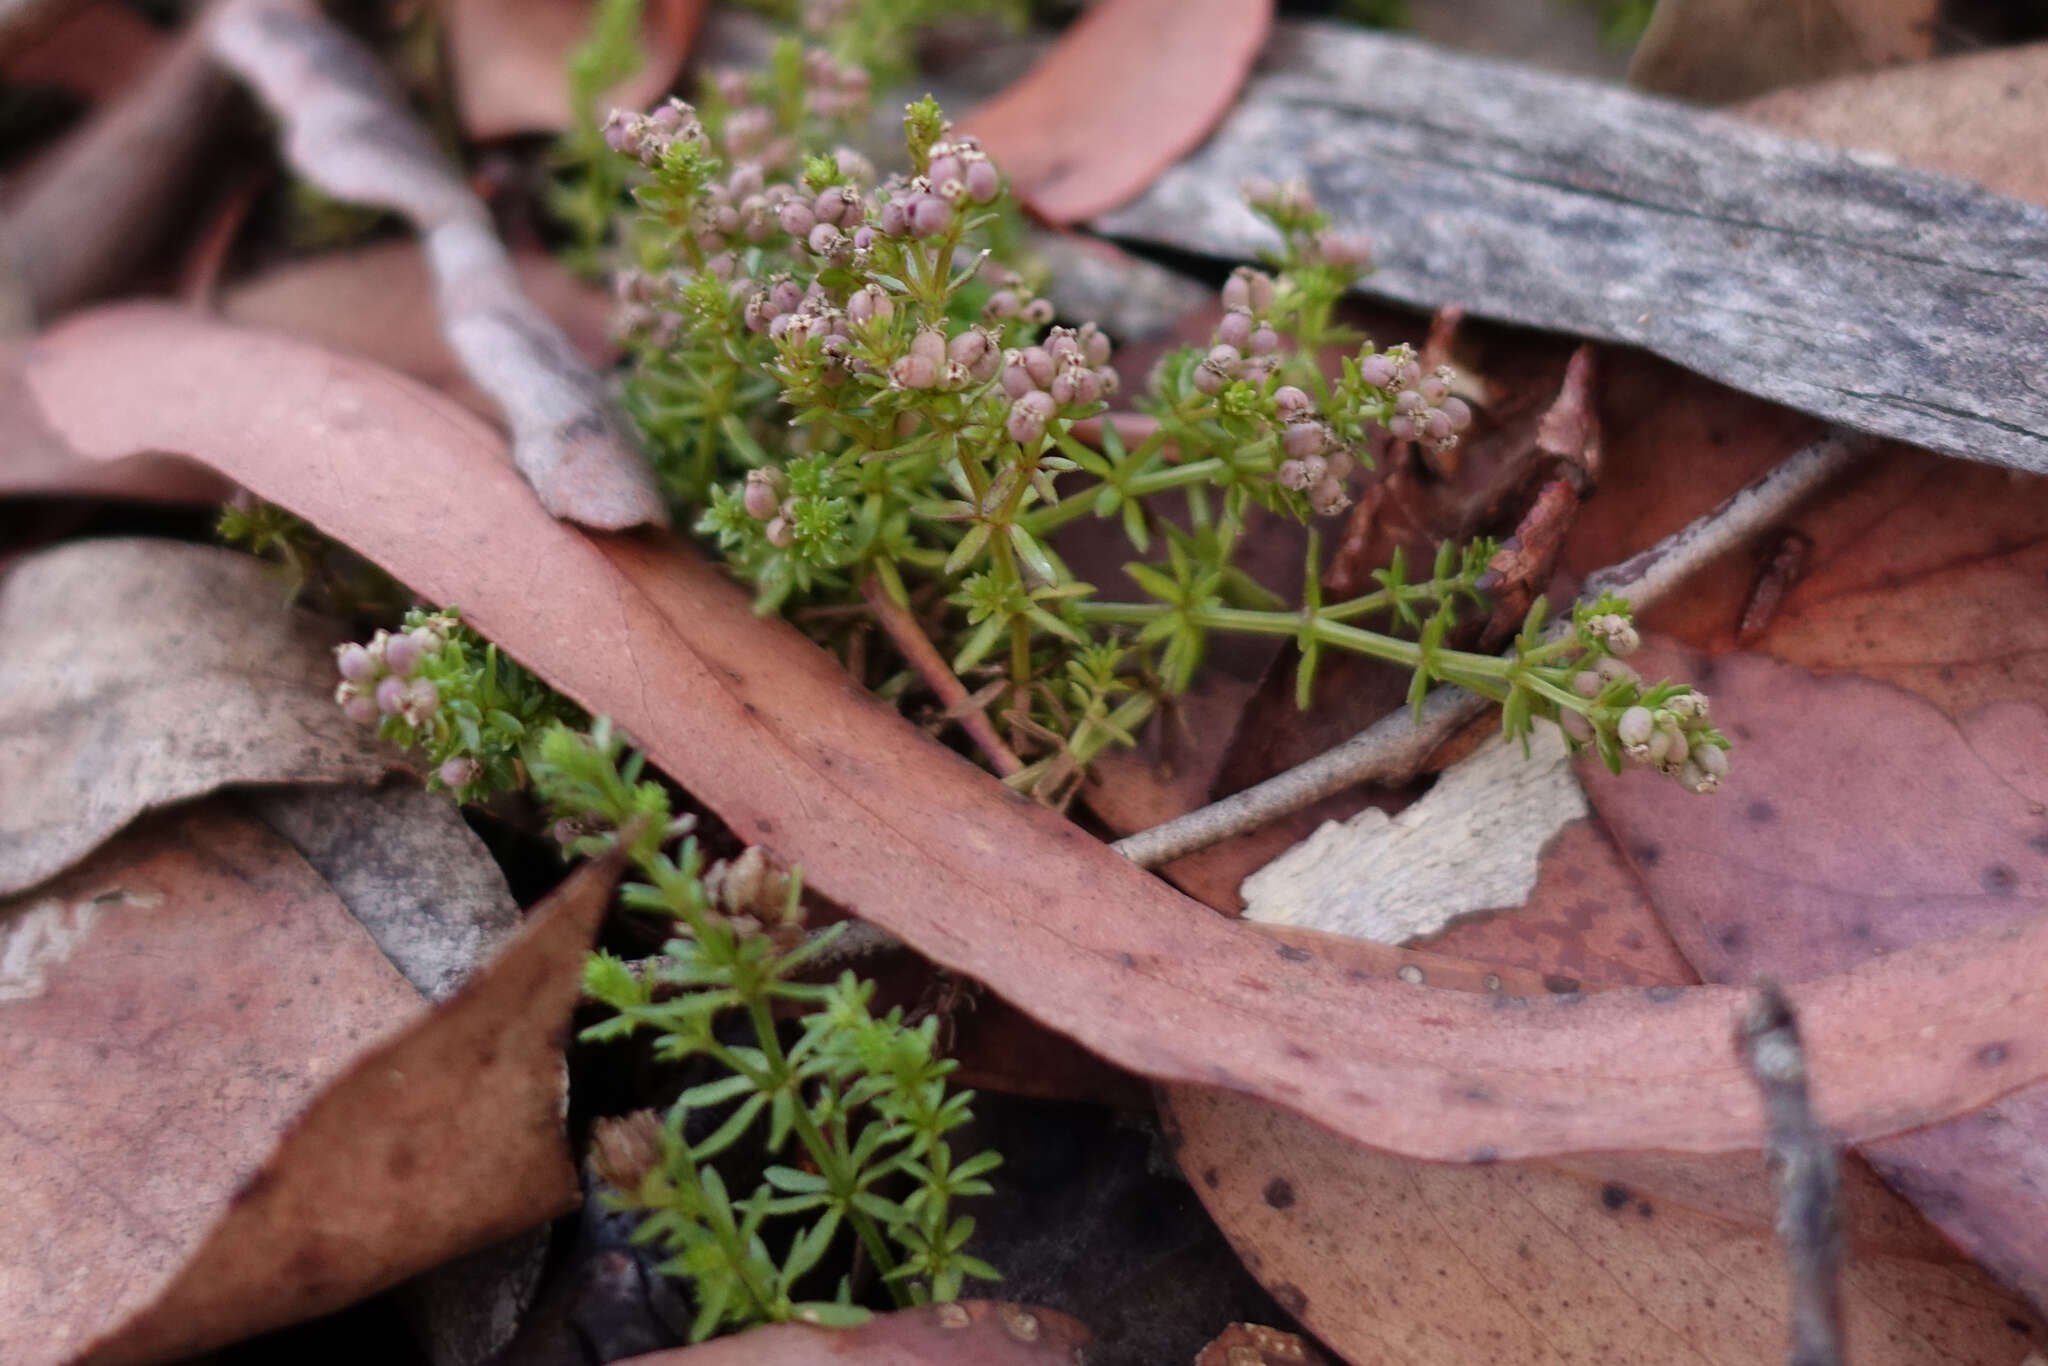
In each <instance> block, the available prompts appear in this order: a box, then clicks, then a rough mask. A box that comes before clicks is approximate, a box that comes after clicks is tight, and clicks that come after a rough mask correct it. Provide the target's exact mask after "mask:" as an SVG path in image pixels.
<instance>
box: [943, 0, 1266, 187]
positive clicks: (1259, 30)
mask: <svg viewBox="0 0 2048 1366" xmlns="http://www.w3.org/2000/svg"><path fill="white" fill-rule="evenodd" d="M1272 22H1273V2H1272V0H1103V3H1101V4H1097V5H1093V6H1090V7H1089V8H1088V9H1087V10H1086V11H1085V12H1084V13H1083V14H1082V15H1081V17H1080V18H1078V19H1076V20H1075V21H1074V23H1073V26H1072V27H1071V28H1069V29H1068V30H1067V31H1066V33H1065V34H1064V35H1063V36H1062V37H1061V39H1060V42H1059V45H1058V46H1057V47H1055V48H1054V49H1053V50H1052V52H1051V53H1050V54H1049V55H1048V56H1047V57H1046V58H1045V60H1044V61H1042V62H1040V63H1039V64H1038V65H1037V66H1035V67H1033V68H1032V69H1031V71H1030V72H1029V73H1028V74H1027V75H1026V76H1025V77H1024V78H1023V79H1022V80H1020V81H1018V82H1017V83H1016V84H1015V85H1013V86H1011V87H1010V88H1009V89H1008V90H1006V91H1004V92H1003V93H1002V94H1000V95H998V96H996V97H995V98H994V99H993V100H990V101H989V102H988V103H987V104H984V105H982V106H981V107H980V108H978V109H976V110H975V111H974V112H973V113H971V114H969V115H968V116H967V118H966V119H965V120H963V122H962V129H963V131H965V132H968V133H972V134H974V135H975V136H976V137H978V138H980V139H981V142H982V146H983V147H985V148H986V149H987V150H988V154H989V155H990V156H991V157H993V158H994V159H995V161H996V164H997V165H999V166H1001V167H1002V169H1003V173H1004V174H1005V175H1008V176H1009V177H1010V179H1011V182H1012V184H1013V185H1014V186H1015V188H1016V190H1017V193H1018V196H1019V197H1020V198H1021V199H1022V200H1023V202H1024V204H1025V206H1026V207H1027V208H1029V209H1030V210H1031V211H1032V212H1033V213H1035V214H1037V215H1038V216H1039V217H1041V218H1044V219H1046V220H1048V221H1050V222H1053V223H1075V222H1079V221H1080V220H1082V219H1085V218H1092V217H1093V216H1095V215H1096V214H1099V213H1107V212H1108V211H1109V210H1111V209H1113V208H1115V207H1117V206H1118V205H1119V204H1122V203H1123V202H1124V201H1125V200H1127V199H1130V198H1132V197H1133V196H1135V195H1137V194H1138V193H1139V192H1140V191H1142V190H1143V189H1144V188H1145V187H1146V186H1148V185H1150V184H1151V183H1152V180H1153V177H1155V176H1157V175H1158V174H1159V173H1160V172H1161V171H1163V170H1165V169H1166V168H1167V167H1168V166H1171V165H1172V164H1173V163H1174V162H1176V161H1178V160H1179V159H1180V158H1181V157H1182V156H1184V155H1186V154H1187V153H1188V152H1189V151H1192V150H1193V149H1194V147H1195V146H1196V144H1198V143H1200V142H1201V140H1202V139H1203V138H1204V137H1205V136H1207V134H1208V132H1209V130H1210V129H1211V128H1213V127H1214V126H1215V125H1216V122H1217V120H1218V119H1221V118H1222V117H1223V115H1224V113H1225V111H1227V110H1228V109H1229V108H1230V105H1231V102H1232V101H1233V100H1234V99H1235V98H1236V97H1237V90H1238V87H1239V86H1240V85H1242V84H1243V83H1244V78H1245V77H1246V76H1247V75H1249V74H1250V72H1251V68H1252V62H1253V61H1254V60H1255V59H1256V58H1257V56H1258V52H1259V48H1260V46H1261V45H1262V44H1263V43H1264V42H1265V39H1266V30H1267V28H1268V27H1269V26H1270V25H1271V24H1272Z"/></svg>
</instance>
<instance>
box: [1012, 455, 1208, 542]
mask: <svg viewBox="0 0 2048 1366" xmlns="http://www.w3.org/2000/svg"><path fill="white" fill-rule="evenodd" d="M1224 469H1225V466H1224V463H1223V462H1222V461H1221V460H1218V459H1214V458H1211V459H1208V460H1196V461H1192V462H1190V463H1189V464H1186V465H1168V466H1167V467H1166V468H1165V469H1162V470H1153V471H1151V472H1150V473H1147V474H1140V475H1135V476H1133V477H1132V478H1131V480H1130V481H1129V482H1128V483H1126V484H1124V485H1123V494H1124V496H1125V497H1126V498H1149V497H1151V496H1152V495H1153V494H1155V493H1166V492H1168V491H1170V490H1172V489H1177V488H1185V487H1187V486H1188V485H1190V484H1205V483H1208V482H1209V481H1210V480H1211V479H1213V478H1215V477H1216V476H1217V475H1218V474H1221V473H1222V472H1223V471H1224ZM1095 493H1096V490H1095V489H1086V490H1083V491H1082V492H1079V493H1076V494H1075V495H1074V496H1073V497H1071V498H1062V499H1060V500H1059V501H1058V502H1057V503H1054V504H1053V505H1052V506H1051V507H1040V508H1033V509H1032V510H1031V511H1030V512H1027V513H1025V514H1024V516H1023V517H1022V518H1021V519H1020V520H1022V522H1023V523H1024V529H1025V530H1026V531H1028V532H1030V533H1031V534H1032V535H1033V536H1039V537H1043V536H1045V535H1046V534H1047V533H1049V532H1052V531H1057V530H1058V529H1059V528H1061V527H1063V526H1065V525H1066V524H1067V523H1068V522H1072V521H1075V520H1077V519H1079V518H1081V517H1084V516H1086V515H1087V513H1088V509H1089V508H1090V507H1091V506H1093V504H1094V502H1095Z"/></svg>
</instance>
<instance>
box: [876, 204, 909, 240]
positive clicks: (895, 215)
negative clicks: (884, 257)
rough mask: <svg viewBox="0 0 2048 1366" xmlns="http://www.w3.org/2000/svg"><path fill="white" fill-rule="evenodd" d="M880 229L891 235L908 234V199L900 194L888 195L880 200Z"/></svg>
mask: <svg viewBox="0 0 2048 1366" xmlns="http://www.w3.org/2000/svg"><path fill="white" fill-rule="evenodd" d="M881 225H882V231H883V232H885V233H887V234H889V236H891V237H907V236H909V235H910V201H909V200H908V199H907V198H905V197H904V196H902V195H893V194H892V195H890V196H889V197H888V198H887V199H885V200H883V201H882V218H881Z"/></svg>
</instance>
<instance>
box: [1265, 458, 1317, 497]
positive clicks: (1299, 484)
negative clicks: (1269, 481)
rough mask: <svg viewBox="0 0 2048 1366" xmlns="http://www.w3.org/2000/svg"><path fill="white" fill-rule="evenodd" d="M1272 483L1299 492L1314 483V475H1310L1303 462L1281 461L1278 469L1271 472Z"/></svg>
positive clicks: (1305, 463)
mask: <svg viewBox="0 0 2048 1366" xmlns="http://www.w3.org/2000/svg"><path fill="white" fill-rule="evenodd" d="M1273 482H1274V483H1276V484H1278V485H1279V486H1280V487H1281V488H1283V489H1294V490H1296V491H1297V492H1299V491H1300V490H1302V489H1305V488H1307V487H1308V486H1309V485H1310V484H1312V483H1314V482H1315V475H1314V474H1312V473H1310V471H1309V467H1308V462H1307V461H1305V460H1282V461H1281V462H1280V468H1279V469H1276V470H1274V471H1273Z"/></svg>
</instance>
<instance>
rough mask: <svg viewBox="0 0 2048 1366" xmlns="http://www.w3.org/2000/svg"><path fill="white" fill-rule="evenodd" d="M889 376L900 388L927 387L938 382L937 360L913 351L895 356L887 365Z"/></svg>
mask: <svg viewBox="0 0 2048 1366" xmlns="http://www.w3.org/2000/svg"><path fill="white" fill-rule="evenodd" d="M889 378H890V379H891V380H893V381H895V383H896V386H897V387H898V388H901V389H929V388H931V387H932V386H934V385H936V384H937V383H938V382H939V362H938V361H935V360H933V359H932V358H931V357H930V356H921V355H919V354H917V353H916V352H915V351H913V352H911V353H910V354H908V355H905V356H898V357H897V358H896V363H895V364H894V365H891V366H890V367H889Z"/></svg>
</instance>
